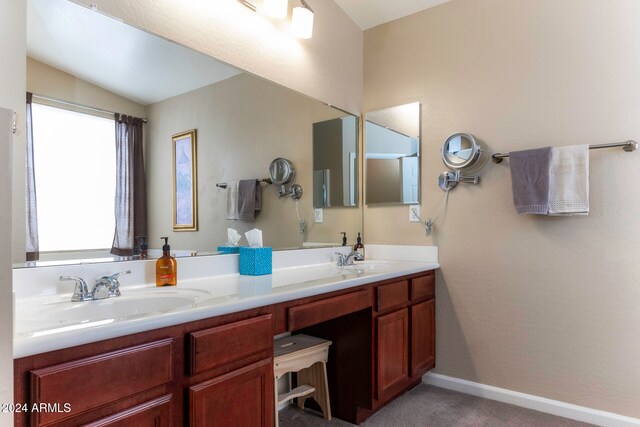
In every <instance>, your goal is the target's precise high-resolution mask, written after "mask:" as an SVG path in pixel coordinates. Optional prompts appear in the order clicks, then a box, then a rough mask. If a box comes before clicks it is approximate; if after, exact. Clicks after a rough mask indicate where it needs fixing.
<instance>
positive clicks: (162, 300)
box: [21, 288, 211, 325]
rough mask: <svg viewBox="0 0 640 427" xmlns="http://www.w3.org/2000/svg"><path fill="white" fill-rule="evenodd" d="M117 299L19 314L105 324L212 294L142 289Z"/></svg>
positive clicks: (56, 321) (180, 306)
mask: <svg viewBox="0 0 640 427" xmlns="http://www.w3.org/2000/svg"><path fill="white" fill-rule="evenodd" d="M125 292H126V291H123V295H122V296H119V297H112V298H105V299H101V300H95V301H85V302H70V301H68V300H66V299H65V300H64V301H60V300H58V301H55V302H50V303H48V304H44V305H40V306H39V307H38V310H37V311H36V310H29V306H28V305H25V306H24V307H23V310H21V312H23V313H24V317H25V320H27V321H29V322H47V323H48V324H58V325H62V324H69V323H85V322H97V321H104V320H106V319H119V318H123V317H127V318H135V317H140V316H146V315H149V314H162V313H168V312H173V311H180V310H185V309H188V308H190V307H193V306H194V304H197V303H198V302H200V301H203V300H205V299H207V298H209V297H211V294H210V293H209V292H207V291H204V290H197V289H163V288H160V289H145V290H138V291H132V292H130V293H125Z"/></svg>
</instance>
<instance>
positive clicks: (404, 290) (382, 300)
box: [376, 280, 409, 311]
mask: <svg viewBox="0 0 640 427" xmlns="http://www.w3.org/2000/svg"><path fill="white" fill-rule="evenodd" d="M376 292H377V304H376V310H377V311H383V310H386V309H388V308H392V307H397V306H399V305H402V304H405V303H407V302H408V301H409V283H408V282H407V281H406V280H403V281H401V282H395V283H391V284H389V285H384V286H378V287H377V288H376Z"/></svg>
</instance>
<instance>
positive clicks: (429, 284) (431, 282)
mask: <svg viewBox="0 0 640 427" xmlns="http://www.w3.org/2000/svg"><path fill="white" fill-rule="evenodd" d="M435 295H436V276H435V275H434V274H433V273H431V274H429V275H428V276H422V277H417V278H415V279H411V300H412V301H416V300H419V299H425V298H433V297H434V296H435Z"/></svg>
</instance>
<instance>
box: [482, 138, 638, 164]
mask: <svg viewBox="0 0 640 427" xmlns="http://www.w3.org/2000/svg"><path fill="white" fill-rule="evenodd" d="M613 147H622V149H623V150H624V151H629V152H631V151H635V150H637V149H638V143H637V142H636V141H627V142H614V143H613V144H596V145H590V146H589V150H596V149H598V148H613ZM508 157H509V153H506V154H502V153H496V154H494V155H492V156H491V158H492V159H493V163H501V162H502V160H504V159H505V158H508Z"/></svg>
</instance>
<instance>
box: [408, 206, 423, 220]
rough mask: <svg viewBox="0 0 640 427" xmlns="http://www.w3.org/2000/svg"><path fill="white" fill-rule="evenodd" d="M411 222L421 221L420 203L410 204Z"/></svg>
mask: <svg viewBox="0 0 640 427" xmlns="http://www.w3.org/2000/svg"><path fill="white" fill-rule="evenodd" d="M409 222H420V205H409Z"/></svg>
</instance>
